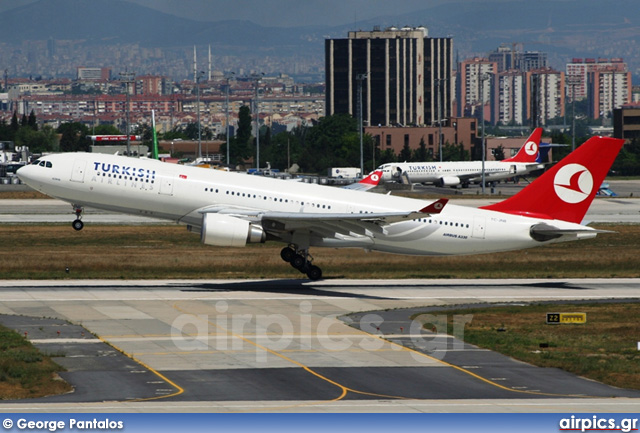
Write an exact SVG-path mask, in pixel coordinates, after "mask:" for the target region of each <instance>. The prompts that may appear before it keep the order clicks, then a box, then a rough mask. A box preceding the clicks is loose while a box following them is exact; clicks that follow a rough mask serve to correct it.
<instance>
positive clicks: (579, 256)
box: [0, 224, 640, 279]
mask: <svg viewBox="0 0 640 433" xmlns="http://www.w3.org/2000/svg"><path fill="white" fill-rule="evenodd" d="M601 227H602V228H605V229H608V230H615V231H617V232H618V233H615V234H603V235H599V236H598V237H597V238H596V239H592V240H588V241H580V242H570V243H566V244H556V245H549V246H544V247H539V248H533V249H529V250H522V251H514V252H508V253H498V254H485V255H475V256H450V257H419V256H402V255H394V254H385V253H377V252H371V253H367V252H365V251H363V250H360V249H327V248H312V250H311V253H312V254H313V256H314V258H315V263H316V264H317V265H319V266H320V267H321V268H322V269H323V274H324V276H325V278H374V279H385V278H507V277H513V278H515V277H520V278H582V277H594V278H596V277H597V278H609V277H639V276H640V225H610V226H601ZM0 244H2V245H4V246H5V248H3V249H1V250H0V276H1V278H4V279H20V278H30V279H44V278H125V279H136V278H306V276H304V275H302V274H300V273H299V272H298V271H296V270H294V269H293V268H291V267H290V266H289V265H288V264H286V263H284V262H283V261H282V260H281V259H280V249H281V248H282V247H283V246H284V245H283V244H279V243H273V242H269V243H266V244H258V245H249V246H247V247H245V248H223V247H211V246H206V245H203V244H201V243H200V238H199V236H198V235H196V234H193V233H188V232H187V231H186V229H185V228H184V226H177V225H176V226H167V225H159V226H146V225H145V226H106V225H102V226H101V225H93V224H91V225H86V226H85V228H84V230H82V231H80V232H76V231H74V230H73V229H72V228H71V227H70V226H69V225H67V224H65V225H43V226H41V225H4V226H1V227H0ZM66 268H69V272H68V273H67V272H66V271H65V269H66Z"/></svg>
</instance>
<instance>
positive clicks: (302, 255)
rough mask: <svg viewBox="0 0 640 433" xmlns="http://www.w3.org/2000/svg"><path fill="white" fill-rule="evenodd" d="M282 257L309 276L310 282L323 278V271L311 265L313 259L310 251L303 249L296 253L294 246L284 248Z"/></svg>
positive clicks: (281, 253)
mask: <svg viewBox="0 0 640 433" xmlns="http://www.w3.org/2000/svg"><path fill="white" fill-rule="evenodd" d="M280 257H282V260H284V261H285V262H288V263H290V264H291V266H293V267H294V268H296V269H297V270H299V271H300V272H302V273H303V274H307V277H309V279H310V280H314V281H315V280H319V279H321V278H322V269H320V268H319V267H317V266H316V265H312V264H311V261H312V260H313V258H312V257H311V255H310V254H309V251H308V250H306V249H302V250H297V251H296V249H295V246H293V245H292V246H288V247H284V248H283V249H282V251H280Z"/></svg>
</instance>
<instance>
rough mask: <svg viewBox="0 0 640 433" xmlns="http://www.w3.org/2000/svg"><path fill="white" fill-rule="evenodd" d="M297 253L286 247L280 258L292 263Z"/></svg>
mask: <svg viewBox="0 0 640 433" xmlns="http://www.w3.org/2000/svg"><path fill="white" fill-rule="evenodd" d="M295 255H296V252H295V251H294V250H293V249H292V248H289V247H284V248H283V249H282V251H280V257H281V258H282V260H284V261H285V262H287V263H291V261H292V260H293V258H294V257H295Z"/></svg>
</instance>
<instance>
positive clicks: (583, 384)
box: [0, 279, 640, 412]
mask: <svg viewBox="0 0 640 433" xmlns="http://www.w3.org/2000/svg"><path fill="white" fill-rule="evenodd" d="M639 288H640V279H607V280H598V279H593V280H562V281H556V280H446V281H442V280H389V281H367V280H333V281H332V280H327V281H319V282H309V281H307V280H273V281H270V280H266V281H265V280H255V281H253V280H252V281H200V280H169V281H108V280H68V281H2V282H1V283H0V314H2V315H3V316H2V318H1V319H0V321H3V322H5V323H7V322H9V323H8V324H9V325H10V326H12V327H14V328H15V329H18V330H19V331H20V332H21V333H23V332H27V334H28V336H29V338H30V339H31V340H32V341H33V342H34V343H35V344H36V345H38V346H39V347H42V348H43V349H45V350H48V351H49V353H64V354H66V356H64V357H60V358H58V360H59V361H60V362H61V363H62V364H64V366H65V367H66V368H67V369H68V372H66V373H63V375H64V377H65V379H67V380H68V381H70V382H71V383H72V384H74V386H76V392H74V393H71V394H68V395H63V396H55V397H49V398H44V399H38V400H31V401H28V402H3V403H2V404H0V410H2V411H7V412H29V411H37V412H43V411H55V412H64V411H71V412H77V411H92V412H99V411H105V412H109V411H116V412H128V411H144V412H156V411H157V412H164V411H167V412H176V411H184V412H200V411H248V412H256V411H277V412H285V411H286V412H310V411H326V412H343V411H346V412H368V411H371V412H381V411H387V412H437V411H445V412H456V411H461V412H535V411H542V412H589V411H595V412H603V411H604V412H637V408H638V407H639V405H640V392H636V391H628V390H621V389H617V388H613V387H609V386H605V385H602V384H599V383H596V382H593V381H588V380H584V379H581V378H579V377H576V376H573V375H570V374H567V373H564V372H561V371H559V370H555V369H542V368H536V367H532V366H530V365H527V364H523V363H520V362H517V361H514V360H512V359H509V358H506V357H504V356H501V355H498V354H495V353H493V352H489V351H486V350H481V349H478V348H475V347H473V346H469V345H466V344H464V343H462V342H460V341H457V340H453V339H451V338H449V337H446V336H444V335H441V334H436V335H433V334H431V333H428V332H426V333H425V332H424V331H423V330H422V329H421V326H420V324H419V322H416V323H413V322H412V321H411V320H410V319H409V317H410V315H411V313H412V311H410V310H402V309H412V308H418V307H423V306H448V305H457V304H472V303H484V302H494V303H495V302H527V301H542V300H549V301H560V300H571V299H632V300H637V299H639V298H640V290H639ZM414 311H420V310H414ZM353 312H355V315H350V314H351V313H353ZM33 318H35V319H33ZM40 318H46V319H40ZM67 321H68V322H67ZM58 332H59V333H58Z"/></svg>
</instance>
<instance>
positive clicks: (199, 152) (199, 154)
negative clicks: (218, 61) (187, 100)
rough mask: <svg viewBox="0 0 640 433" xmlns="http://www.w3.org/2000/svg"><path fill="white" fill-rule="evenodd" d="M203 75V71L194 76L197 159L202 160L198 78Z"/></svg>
mask: <svg viewBox="0 0 640 433" xmlns="http://www.w3.org/2000/svg"><path fill="white" fill-rule="evenodd" d="M203 75H204V71H200V72H198V73H197V74H196V101H197V102H196V105H197V106H196V113H197V116H198V159H202V135H201V132H200V78H201V77H202V76H203Z"/></svg>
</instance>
